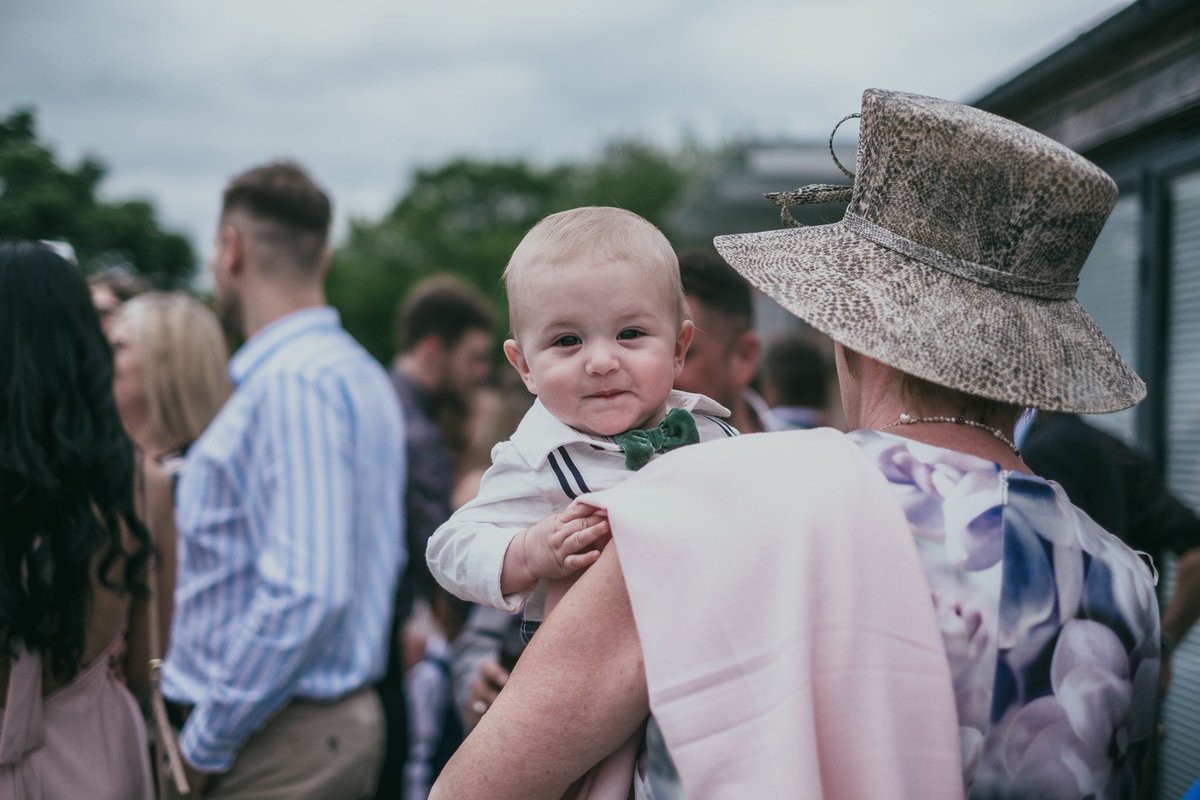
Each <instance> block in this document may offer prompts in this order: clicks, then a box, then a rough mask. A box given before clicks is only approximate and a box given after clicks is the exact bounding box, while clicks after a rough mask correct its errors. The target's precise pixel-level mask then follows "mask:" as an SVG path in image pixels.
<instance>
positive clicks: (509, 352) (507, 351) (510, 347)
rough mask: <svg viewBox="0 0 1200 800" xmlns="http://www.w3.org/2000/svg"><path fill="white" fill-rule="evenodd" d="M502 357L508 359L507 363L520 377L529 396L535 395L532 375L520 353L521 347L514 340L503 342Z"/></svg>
mask: <svg viewBox="0 0 1200 800" xmlns="http://www.w3.org/2000/svg"><path fill="white" fill-rule="evenodd" d="M504 357H505V358H507V359H508V363H510V364H512V366H513V369H515V370H516V371H517V374H518V375H520V376H521V380H522V381H524V383H525V388H526V389H528V390H529V393H530V394H535V395H536V394H537V384H536V383H535V382H534V380H533V373H532V372H530V370H529V362H528V361H527V360H526V359H525V354H524V353H522V352H521V345H519V344H517V340H516V339H505V340H504Z"/></svg>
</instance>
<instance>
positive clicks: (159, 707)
mask: <svg viewBox="0 0 1200 800" xmlns="http://www.w3.org/2000/svg"><path fill="white" fill-rule="evenodd" d="M137 474H138V484H139V487H138V488H139V490H140V493H141V495H142V512H143V514H144V518H145V521H146V529H147V530H148V531H149V532H150V539H151V540H152V541H157V539H156V537H155V535H154V530H153V528H152V527H151V525H150V495H149V491H148V489H147V488H146V474H145V470H144V469H143V467H142V464H141V459H140V458H139V460H138V465H137ZM146 586H147V588H148V589H149V592H148V596H147V598H146V601H147V603H148V605H149V608H148V614H147V618H148V620H149V625H150V630H149V635H148V636H147V644H148V645H149V648H150V662H149V667H150V714H151V716H152V717H153V723H154V738H155V741H156V742H157V744H158V746H159V747H160V748H161V751H162V753H161V755H160V757H159V762H160V763H159V769H158V784H159V785H158V791H159V796H160V797H167V796H168V794H167V778H168V774H167V773H169V777H170V780H171V782H172V783H173V784H174V786H175V792H176V793H177V794H179V795H183V796H188V795H190V794H191V791H190V789H189V787H188V781H187V773H186V772H185V771H184V765H183V754H182V753H181V752H180V750H179V740H178V739H177V738H176V737H175V730H174V728H172V727H171V721H170V719H169V718H168V717H167V705H166V702H165V701H164V700H163V693H162V633H161V627H160V619H159V609H158V591H159V587H158V554H157V552H155V554H154V555H152V556H151V558H150V561H149V566H148V567H147V568H146ZM162 755H165V756H166V759H165V760H166V766H167V770H166V772H165V773H164V770H163V769H162V760H163V759H162Z"/></svg>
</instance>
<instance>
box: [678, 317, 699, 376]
mask: <svg viewBox="0 0 1200 800" xmlns="http://www.w3.org/2000/svg"><path fill="white" fill-rule="evenodd" d="M695 333H696V326H695V324H693V323H692V321H691V320H690V319H685V320H684V321H683V322H682V323H681V324H680V325H679V335H678V336H677V337H675V354H674V355H675V377H676V378H678V377H679V373H680V372H681V371H682V370H683V362H684V360H685V359H686V358H687V351H688V348H689V347H691V346H692V336H693V335H694V334H695Z"/></svg>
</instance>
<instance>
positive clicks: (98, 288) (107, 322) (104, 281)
mask: <svg viewBox="0 0 1200 800" xmlns="http://www.w3.org/2000/svg"><path fill="white" fill-rule="evenodd" d="M88 290H89V291H90V292H91V295H92V305H93V306H95V307H96V313H97V314H99V315H100V327H102V328H103V329H104V335H105V336H108V337H109V338H112V323H113V318H114V317H115V316H116V314H117V312H118V311H119V310H120V309H121V305H122V304H123V303H128V302H129V301H130V300H132V299H133V298H135V297H137V296H138V295H139V294H144V293H145V292H148V291H150V284H149V283H148V282H147V281H146V280H145V279H144V278H139V277H138V276H137V275H134V274H133V273H132V272H130V271H129V270H127V269H124V268H122V267H113V268H110V269H106V270H103V271H102V272H97V273H96V274H94V275H92V276H91V277H89V278H88Z"/></svg>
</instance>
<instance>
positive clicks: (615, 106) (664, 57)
mask: <svg viewBox="0 0 1200 800" xmlns="http://www.w3.org/2000/svg"><path fill="white" fill-rule="evenodd" d="M1124 5H1127V3H1126V2H1113V1H1112V0H1006V2H1000V3H985V2H963V0H907V1H904V0H831V1H830V2H823V3H817V2H815V1H814V0H738V2H715V1H713V2H709V1H708V0H690V1H689V2H683V1H682V0H605V1H604V2H592V3H586V4H585V3H571V2H544V1H543V0H536V1H535V2H521V0H516V1H515V2H508V3H498V2H484V1H483V0H455V2H452V3H448V2H440V3H437V2H433V3H420V4H418V3H411V2H404V0H348V1H347V2H341V3H331V2H323V3H313V2H307V1H306V0H286V2H285V1H284V0H239V2H230V1H229V0H207V2H163V0H104V2H96V1H95V0H62V1H61V2H57V1H56V0H4V1H3V3H2V4H0V113H7V112H9V111H11V110H12V108H13V107H15V106H17V105H34V106H36V107H37V109H38V111H39V114H38V119H39V126H40V129H41V133H42V136H43V137H44V138H45V139H47V140H49V141H50V142H51V143H52V144H53V145H54V146H55V147H56V148H57V149H58V152H59V154H60V156H61V157H63V158H65V159H67V160H69V161H70V162H71V163H74V160H75V159H77V158H78V157H79V156H80V155H81V154H83V153H85V152H91V153H94V154H96V155H98V156H100V157H101V158H102V160H104V161H105V162H106V163H107V164H108V166H109V169H110V172H109V177H108V179H107V180H106V182H105V184H104V186H105V194H106V195H108V196H110V197H119V198H124V197H130V196H141V197H148V198H150V199H152V200H153V201H154V202H155V203H156V204H157V206H158V210H159V213H160V215H161V217H162V219H163V220H164V221H165V223H166V224H167V225H168V226H170V227H172V228H175V229H177V230H181V231H183V232H185V233H187V234H189V235H190V236H191V237H192V239H193V241H194V242H195V243H196V245H197V246H198V248H199V249H200V252H201V253H205V252H207V251H208V240H209V237H210V231H211V228H212V225H213V223H214V221H215V216H216V206H217V202H218V196H219V192H220V190H221V187H222V185H223V184H224V183H225V181H226V180H227V179H228V178H229V177H230V176H231V175H233V174H234V173H236V172H238V171H240V170H241V169H242V168H244V167H247V166H250V165H252V164H255V163H257V162H260V161H263V160H266V159H268V158H271V157H275V156H290V157H293V158H297V159H299V160H300V161H302V162H303V163H305V164H306V165H307V166H309V167H310V168H311V169H312V171H313V172H314V174H315V175H316V176H317V178H318V179H319V180H320V181H321V182H322V183H323V184H324V185H325V186H327V187H328V188H329V189H330V190H332V193H333V195H334V199H335V204H336V208H337V216H338V218H339V220H340V222H339V229H344V220H345V219H346V217H347V216H348V215H354V216H358V217H376V216H378V215H379V214H381V213H382V212H383V211H384V210H386V209H387V208H388V207H389V206H390V205H391V203H392V202H393V201H394V200H395V199H396V197H397V196H398V195H399V193H400V192H401V191H402V189H403V187H404V186H405V184H406V181H407V179H408V176H409V175H410V174H411V173H412V170H413V169H414V168H416V167H419V166H424V165H432V164H436V163H439V162H441V161H443V160H445V159H447V158H450V157H454V156H460V155H470V156H483V157H508V156H523V157H528V158H531V159H535V160H538V161H551V160H555V159H560V158H563V157H577V156H584V155H588V154H590V153H593V152H595V151H596V150H597V149H598V147H599V146H600V145H601V144H602V143H604V142H605V141H607V140H609V139H611V138H613V137H616V136H629V135H634V136H640V137H642V138H646V139H649V140H651V141H655V142H659V143H662V144H671V143H674V142H677V141H678V140H679V139H680V138H681V137H682V136H683V135H685V134H686V135H692V136H695V137H698V138H699V139H700V140H701V141H704V142H707V143H718V142H721V141H725V140H728V139H732V138H737V137H745V136H759V137H824V136H826V135H827V134H828V132H829V129H830V128H831V127H832V124H833V123H834V122H836V121H837V120H838V119H839V118H840V117H841V116H843V115H844V114H847V113H850V112H852V111H857V110H858V99H859V96H860V94H861V92H862V90H863V89H864V88H866V87H869V86H880V87H884V88H889V89H901V90H905V91H913V92H918V93H921V94H932V95H937V96H942V97H948V98H951V99H956V100H970V99H973V98H974V97H978V96H979V95H980V94H982V93H983V92H984V91H986V90H987V89H989V88H991V87H992V86H994V85H996V84H997V83H999V82H1001V81H1003V80H1004V79H1006V78H1008V77H1011V76H1012V75H1014V74H1015V73H1016V72H1018V71H1020V69H1022V68H1023V67H1025V66H1028V65H1029V64H1031V63H1033V62H1034V61H1036V60H1038V58H1040V57H1041V56H1043V55H1045V54H1047V53H1048V52H1050V51H1051V50H1053V49H1054V48H1055V47H1057V46H1058V45H1060V44H1063V43H1065V42H1067V41H1069V40H1070V39H1072V38H1074V36H1076V35H1078V34H1079V33H1081V32H1082V31H1084V30H1086V29H1087V28H1089V27H1091V26H1092V25H1094V24H1095V23H1096V22H1098V21H1099V20H1101V19H1103V18H1104V17H1106V16H1108V15H1109V14H1111V13H1112V12H1113V11H1115V10H1116V9H1118V8H1120V7H1122V6H1124Z"/></svg>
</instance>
